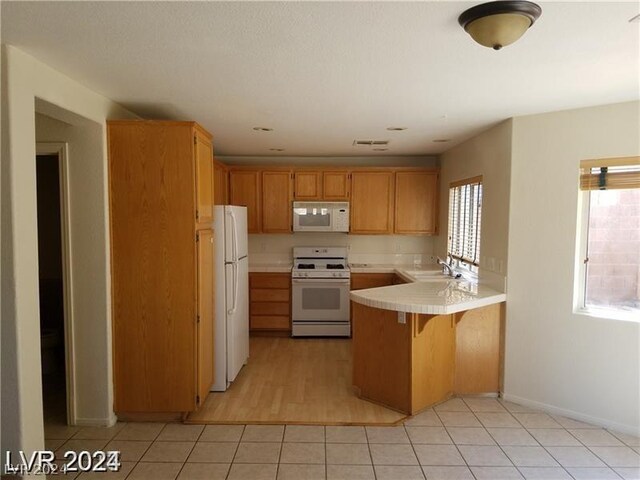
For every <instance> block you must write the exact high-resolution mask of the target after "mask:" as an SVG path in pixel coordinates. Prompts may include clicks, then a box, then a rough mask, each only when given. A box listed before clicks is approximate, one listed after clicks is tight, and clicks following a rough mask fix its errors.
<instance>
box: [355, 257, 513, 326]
mask: <svg viewBox="0 0 640 480" xmlns="http://www.w3.org/2000/svg"><path fill="white" fill-rule="evenodd" d="M438 270H439V268H438V267H437V266H436V265H428V266H426V267H423V268H416V267H414V266H404V265H370V266H366V267H365V266H355V267H354V266H352V267H351V271H352V272H353V273H387V272H389V273H391V272H393V273H396V274H398V275H400V276H401V277H403V278H404V279H405V280H407V281H408V282H410V283H405V284H403V285H392V286H388V287H378V288H368V289H365V290H356V291H353V292H351V293H350V297H351V300H353V301H354V302H356V303H360V304H362V305H366V306H368V307H373V308H380V309H383V310H395V311H398V312H407V313H424V314H430V315H446V314H450V313H456V312H463V311H465V310H471V309H473V308H479V307H484V306H486V305H493V304H495V303H500V302H504V301H506V299H507V295H506V294H505V293H501V292H499V291H497V290H494V289H492V288H489V287H487V286H485V285H483V284H478V283H476V282H474V281H470V280H466V279H458V280H456V279H453V278H447V277H444V276H439V275H427V280H426V281H422V280H421V279H419V278H417V277H416V273H417V272H420V271H421V272H425V273H427V274H429V273H430V274H433V273H434V272H436V271H438ZM418 275H419V274H418Z"/></svg>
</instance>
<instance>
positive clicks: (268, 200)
mask: <svg viewBox="0 0 640 480" xmlns="http://www.w3.org/2000/svg"><path fill="white" fill-rule="evenodd" d="M291 210H292V206H291V172H290V171H283V172H262V231H263V232H264V233H289V232H291Z"/></svg>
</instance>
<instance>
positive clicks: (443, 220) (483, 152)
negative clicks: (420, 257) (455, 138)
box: [435, 120, 512, 289]
mask: <svg viewBox="0 0 640 480" xmlns="http://www.w3.org/2000/svg"><path fill="white" fill-rule="evenodd" d="M511 134H512V121H511V120H507V121H505V122H502V123H500V124H498V125H496V126H495V127H493V128H491V129H489V130H486V131H485V132H482V133H480V134H479V135H477V136H475V137H473V138H471V139H469V140H467V141H466V142H464V143H462V144H460V145H457V146H456V147H454V148H452V149H451V150H448V151H447V152H445V153H443V154H442V156H441V157H440V235H439V236H438V238H437V240H436V243H435V251H436V253H437V254H438V255H440V256H441V257H444V256H445V255H446V253H447V226H448V212H449V184H450V183H451V182H455V181H457V180H464V179H466V178H471V177H475V176H477V175H482V225H481V231H480V272H479V274H480V276H481V279H482V277H487V278H486V280H487V282H488V283H490V284H491V285H493V286H495V287H496V288H500V289H502V288H504V278H505V276H506V274H507V252H508V243H509V242H508V240H509V178H510V166H511Z"/></svg>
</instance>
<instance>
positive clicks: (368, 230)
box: [351, 171, 394, 234]
mask: <svg viewBox="0 0 640 480" xmlns="http://www.w3.org/2000/svg"><path fill="white" fill-rule="evenodd" d="M393 177H394V172H393V171H356V172H352V173H351V233H362V234H391V233H393V203H394V194H393V191H394V181H393Z"/></svg>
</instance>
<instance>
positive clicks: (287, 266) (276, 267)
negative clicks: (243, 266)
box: [249, 263, 293, 273]
mask: <svg viewBox="0 0 640 480" xmlns="http://www.w3.org/2000/svg"><path fill="white" fill-rule="evenodd" d="M291 268H293V264H291V263H249V273H254V272H264V273H291Z"/></svg>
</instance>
